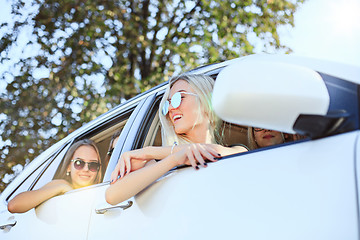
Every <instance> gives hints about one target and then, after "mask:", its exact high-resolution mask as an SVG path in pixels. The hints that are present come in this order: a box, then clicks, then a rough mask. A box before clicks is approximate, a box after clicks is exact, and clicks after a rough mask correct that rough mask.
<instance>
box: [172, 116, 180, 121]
mask: <svg viewBox="0 0 360 240" xmlns="http://www.w3.org/2000/svg"><path fill="white" fill-rule="evenodd" d="M179 118H181V115H175V116H174V118H173V120H174V121H175V120H177V119H179Z"/></svg>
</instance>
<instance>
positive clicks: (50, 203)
mask: <svg viewBox="0 0 360 240" xmlns="http://www.w3.org/2000/svg"><path fill="white" fill-rule="evenodd" d="M144 101H145V99H143V100H141V101H140V102H139V103H138V104H135V106H136V107H133V106H132V105H134V104H132V105H131V104H130V105H131V106H130V107H128V108H129V109H130V110H129V109H128V110H129V111H131V115H130V117H129V118H128V119H127V120H124V121H126V124H125V126H124V128H123V130H122V131H121V134H120V139H125V137H124V136H126V135H127V134H128V132H129V130H130V129H131V126H132V122H133V121H134V120H135V119H136V115H137V114H138V112H139V109H141V106H142V104H143V103H144ZM132 108H135V109H132ZM124 112H128V111H127V110H126V111H125V110H124ZM127 114H128V113H126V114H125V113H124V114H123V115H126V116H127ZM110 115H111V114H110ZM119 115H122V112H120V113H119ZM108 118H109V119H110V120H109V121H114V118H115V117H114V116H112V115H111V116H110V117H108ZM119 118H121V116H120V117H119ZM100 125H104V126H105V127H107V125H108V122H107V120H106V121H105V122H99V121H96V122H95V124H93V126H91V128H90V129H87V130H84V132H80V133H78V136H77V138H82V137H86V136H91V135H92V134H93V133H92V131H95V132H99V131H100V132H101V129H100V130H99V128H100ZM73 141H75V139H73ZM71 142H72V141H71ZM123 144H124V142H121V141H118V144H117V147H118V148H122V145H123ZM70 145H71V144H70V143H69V144H68V147H69V146H70ZM66 150H67V148H64V149H63V150H62V151H61V154H59V155H58V156H57V157H56V158H55V159H54V161H52V162H51V164H50V165H49V166H47V167H46V169H45V170H44V171H43V172H41V173H37V174H38V176H39V178H36V183H35V180H32V179H30V180H31V181H32V182H34V183H32V184H31V185H32V186H33V187H34V188H33V189H37V188H40V187H41V186H43V185H44V184H46V183H47V182H49V181H50V180H51V179H52V177H53V176H54V174H55V171H56V169H57V167H58V166H59V164H60V163H61V161H62V159H63V156H64V155H65V153H66ZM106 187H107V184H106V183H100V184H96V185H92V186H89V187H85V188H80V189H75V190H72V191H69V192H67V193H65V194H63V195H60V196H56V197H53V198H51V199H49V200H47V201H45V202H44V203H42V204H41V205H39V206H38V207H36V208H34V209H31V210H29V211H28V212H26V213H21V214H12V213H9V212H8V211H7V209H6V202H4V205H3V206H2V210H1V222H0V224H1V225H0V226H2V229H0V234H2V235H1V239H22V238H28V239H86V238H87V234H88V227H89V226H88V223H89V221H90V217H91V212H92V211H93V209H94V207H93V199H94V198H95V196H97V195H99V192H101V191H103V189H105V188H106ZM31 189H32V188H31ZM103 196H104V195H103Z"/></svg>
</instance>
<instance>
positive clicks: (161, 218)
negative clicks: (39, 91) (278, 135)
mask: <svg viewBox="0 0 360 240" xmlns="http://www.w3.org/2000/svg"><path fill="white" fill-rule="evenodd" d="M191 72H192V73H205V74H208V75H210V76H212V77H214V78H216V83H215V88H214V93H213V106H214V110H215V112H216V113H217V114H218V115H219V116H220V117H221V118H222V119H224V120H225V121H227V122H228V123H232V124H227V126H230V127H229V129H228V130H226V137H227V143H228V144H235V143H243V144H247V143H246V127H245V126H255V127H260V128H267V129H274V130H278V131H283V132H288V133H299V134H302V135H306V136H308V138H306V139H303V140H300V141H295V142H290V143H285V144H280V145H276V146H272V147H267V148H261V149H257V150H252V151H249V152H246V153H240V154H235V155H231V156H226V157H223V159H222V160H221V161H218V162H215V163H210V164H209V166H208V167H207V168H205V169H200V170H199V171H195V170H194V169H193V168H191V167H182V168H175V169H173V170H171V171H170V172H169V173H168V174H166V175H165V176H163V177H162V178H160V179H159V180H157V181H156V182H155V183H154V184H152V185H151V186H149V187H148V188H146V189H145V190H143V191H142V192H140V193H139V194H137V195H136V196H134V197H132V198H130V199H129V200H127V201H125V202H123V203H120V204H118V205H116V206H111V205H109V204H107V203H106V201H105V190H106V189H107V187H108V186H109V179H110V174H111V172H112V170H113V169H114V167H115V165H116V163H117V160H118V159H119V156H120V154H121V153H123V152H125V151H129V150H131V149H136V148H141V147H144V146H148V145H160V144H161V136H160V134H159V132H160V123H159V118H158V106H159V102H160V99H161V97H162V94H163V93H164V89H165V87H166V83H164V84H161V85H159V86H158V87H155V88H153V89H151V90H149V91H147V92H145V93H143V94H140V95H139V96H137V97H135V98H133V99H130V100H129V101H127V102H126V103H124V104H121V105H119V106H118V107H116V108H114V109H113V110H111V111H109V112H107V113H106V114H103V115H102V116H100V117H98V118H97V119H95V120H93V121H91V122H89V123H88V124H86V125H84V126H83V127H81V128H80V129H78V130H76V131H74V132H73V133H71V134H70V135H69V136H68V137H66V138H64V139H62V140H61V141H59V142H58V143H56V144H55V145H53V146H52V147H50V148H49V149H47V150H46V151H45V152H43V153H42V154H41V155H40V156H38V157H37V158H36V159H34V160H33V161H32V162H31V163H30V164H29V165H28V166H27V167H26V168H25V170H24V171H23V172H22V173H21V174H20V175H19V176H18V177H17V178H16V179H15V180H14V181H13V182H12V183H11V184H9V186H8V187H7V188H6V189H5V190H4V192H3V193H2V194H1V196H0V239H2V240H4V239H52V240H55V239H77V240H78V239H276V240H279V239H286V240H288V239H301V240H303V239H307V240H309V239H317V240H319V239H324V240H325V239H326V240H329V239H359V230H360V227H359V183H360V182H359V160H360V155H359V151H360V143H359V133H360V132H359V109H360V106H359V100H360V98H359V84H360V68H359V67H355V66H349V65H342V64H338V63H333V62H326V61H320V60H314V59H305V58H298V57H293V56H271V55H251V56H247V57H243V58H239V59H234V60H230V61H226V62H223V63H219V64H213V65H210V66H206V67H201V68H198V69H195V70H193V71H191ZM119 129H122V132H121V135H120V139H119V141H118V143H117V145H116V147H115V149H114V152H113V154H112V157H111V159H110V162H109V164H108V166H107V168H106V173H105V175H104V179H103V181H102V183H100V184H97V185H93V186H89V187H86V188H81V189H76V190H73V191H70V192H67V193H65V194H64V195H60V196H56V197H54V198H51V199H49V200H48V201H46V202H44V203H43V204H41V205H40V206H38V207H37V208H35V209H31V210H30V211H28V212H26V213H22V214H12V213H10V212H8V210H7V203H8V201H9V199H11V198H13V197H14V196H15V195H16V194H18V193H20V192H23V191H26V190H32V189H38V188H40V187H42V186H43V185H45V184H46V183H48V182H49V181H51V180H52V178H53V177H54V174H55V172H56V171H57V169H58V166H59V164H60V162H61V161H62V158H63V156H64V154H65V152H66V150H67V149H68V148H69V146H70V145H71V143H73V142H74V141H76V140H79V139H83V138H91V139H92V140H94V141H95V142H96V143H97V145H98V147H99V149H100V152H101V154H102V157H104V156H105V154H106V151H107V148H108V145H109V141H110V138H111V135H112V134H113V133H114V132H115V131H116V130H119Z"/></svg>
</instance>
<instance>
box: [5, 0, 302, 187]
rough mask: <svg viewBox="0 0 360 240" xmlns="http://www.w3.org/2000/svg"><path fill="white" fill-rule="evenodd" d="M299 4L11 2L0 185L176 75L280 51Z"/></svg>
mask: <svg viewBox="0 0 360 240" xmlns="http://www.w3.org/2000/svg"><path fill="white" fill-rule="evenodd" d="M302 2H303V0H297V1H296V0H289V1H285V0H236V1H235V0H234V1H222V0H218V1H214V0H210V1H208V0H198V1H184V0H175V1H171V0H161V1H160V0H159V1H158V0H152V1H149V0H132V1H125V0H117V1H111V0H107V1H102V0H101V1H100V0H62V1H58V0H45V1H39V0H28V1H21V0H14V1H12V2H11V3H12V18H11V21H9V22H7V23H3V24H2V25H1V26H0V30H1V32H0V34H2V35H3V36H2V38H1V40H0V62H1V65H2V68H4V66H6V67H7V68H6V69H5V70H3V72H2V74H1V75H0V81H2V82H3V83H4V82H5V84H6V90H5V92H4V93H2V94H1V96H0V97H1V98H0V109H1V112H0V133H1V139H0V140H2V141H3V142H5V144H3V145H0V148H1V152H0V178H1V179H3V180H4V179H6V178H4V176H5V175H6V174H7V176H8V177H7V178H9V176H14V171H15V169H14V166H19V164H20V165H22V166H23V165H25V164H27V163H29V162H30V161H31V160H32V159H33V158H34V157H36V156H37V155H38V154H39V153H40V152H42V151H43V150H45V149H46V148H47V147H49V146H50V145H51V144H53V143H54V142H55V141H57V140H59V139H61V138H63V137H64V136H66V135H67V134H68V133H69V131H70V130H71V129H76V128H78V127H80V126H81V125H82V124H83V123H84V122H88V121H90V120H92V119H94V118H95V117H97V116H98V115H99V114H101V113H104V112H106V111H108V109H110V108H112V107H113V106H115V105H117V104H119V103H120V102H121V100H125V99H129V98H131V97H133V96H135V95H136V94H138V93H139V92H141V91H145V90H147V89H149V88H151V87H153V86H155V85H157V84H159V83H160V82H162V81H164V80H167V79H168V77H169V76H171V75H172V74H174V73H178V72H179V69H181V71H186V70H189V69H191V68H194V67H196V66H199V65H203V64H209V63H214V62H218V61H223V60H227V59H232V58H235V57H239V56H243V55H247V54H251V53H253V52H254V47H255V46H259V45H260V46H261V50H262V51H265V52H266V51H275V50H276V51H278V50H281V51H283V52H286V51H289V49H288V48H287V47H285V46H282V45H281V43H280V41H279V35H278V32H277V28H278V26H281V25H287V24H289V25H291V26H293V14H294V12H295V11H296V9H297V7H298V6H299V4H301V3H302ZM24 32H25V33H27V34H24ZM22 42H25V44H23V45H24V47H21V43H22ZM19 48H21V50H22V51H21V52H20V54H16V52H15V50H14V49H19ZM19 55H20V56H19ZM15 57H16V58H18V59H19V60H18V61H15V62H14V61H13V59H14V58H15ZM6 184H7V183H6V182H4V181H2V182H0V191H1V190H3V189H4V187H5V186H6Z"/></svg>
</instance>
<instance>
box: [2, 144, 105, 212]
mask: <svg viewBox="0 0 360 240" xmlns="http://www.w3.org/2000/svg"><path fill="white" fill-rule="evenodd" d="M101 168H102V165H101V161H100V155H99V151H98V148H97V147H96V145H95V143H94V142H93V141H91V140H89V139H84V140H80V141H78V142H76V143H74V144H73V145H72V146H71V147H70V148H69V150H68V151H67V153H66V155H65V157H64V160H63V163H62V166H61V167H60V169H59V172H58V173H57V174H56V176H55V178H54V180H52V181H51V182H49V183H48V184H46V185H45V186H43V187H42V188H40V189H38V190H32V191H26V192H22V193H20V194H18V195H16V196H15V197H14V198H13V199H12V200H10V201H9V203H8V210H9V212H11V213H24V212H27V211H29V210H30V209H32V208H34V207H37V206H38V205H40V204H41V203H42V202H44V201H46V200H48V199H50V198H52V197H54V196H57V195H60V194H63V193H65V192H68V191H70V190H72V189H77V188H81V187H86V186H89V185H92V184H96V183H99V182H100V181H101V178H102V171H101Z"/></svg>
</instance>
